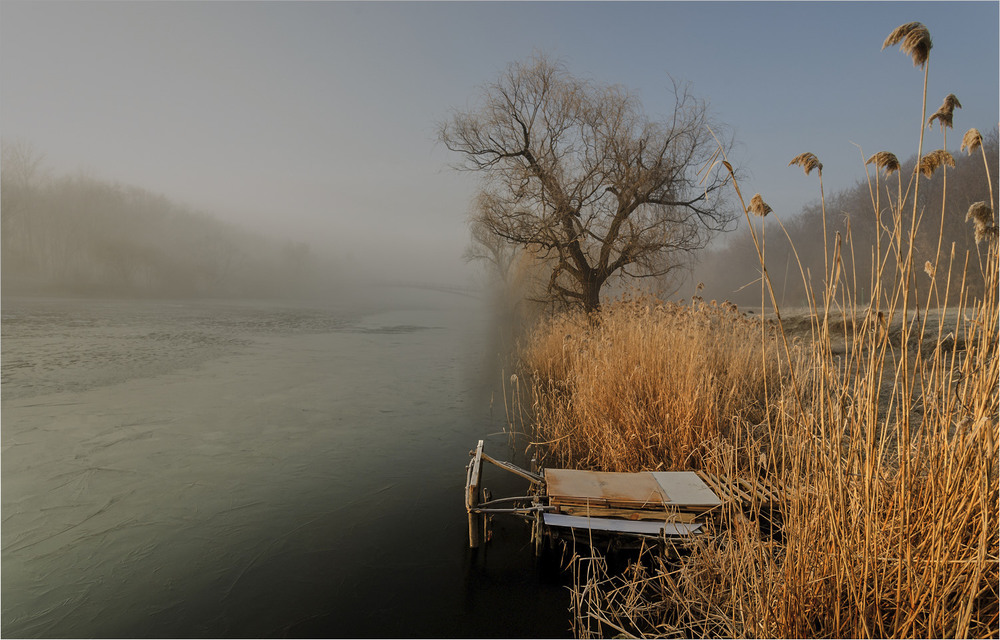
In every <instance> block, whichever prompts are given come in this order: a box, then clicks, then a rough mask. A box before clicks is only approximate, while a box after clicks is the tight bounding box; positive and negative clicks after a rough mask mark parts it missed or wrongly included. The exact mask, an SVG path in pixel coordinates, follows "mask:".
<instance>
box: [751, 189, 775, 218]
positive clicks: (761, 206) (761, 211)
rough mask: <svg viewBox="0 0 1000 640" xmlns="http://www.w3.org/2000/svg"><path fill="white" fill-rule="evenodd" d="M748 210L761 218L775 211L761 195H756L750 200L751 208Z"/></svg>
mask: <svg viewBox="0 0 1000 640" xmlns="http://www.w3.org/2000/svg"><path fill="white" fill-rule="evenodd" d="M747 210H748V211H749V212H750V213H752V214H754V215H755V216H760V217H761V218H763V217H764V216H766V215H767V214H769V213H771V212H772V211H774V209H772V208H771V207H770V205H768V204H767V203H766V202H764V198H762V197H760V194H759V193H756V194H754V196H753V197H752V198H750V206H749V207H748V208H747Z"/></svg>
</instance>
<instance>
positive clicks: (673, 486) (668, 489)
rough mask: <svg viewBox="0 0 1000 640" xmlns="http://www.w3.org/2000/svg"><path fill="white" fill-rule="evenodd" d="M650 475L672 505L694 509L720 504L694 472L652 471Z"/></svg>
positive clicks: (720, 501)
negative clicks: (688, 506) (692, 507)
mask: <svg viewBox="0 0 1000 640" xmlns="http://www.w3.org/2000/svg"><path fill="white" fill-rule="evenodd" d="M651 475H652V476H653V477H654V478H655V479H656V481H657V482H658V483H659V485H660V487H661V488H662V489H663V491H664V492H665V493H666V494H667V495H668V496H670V501H671V502H673V503H674V504H677V505H685V506H687V505H690V506H695V507H716V506H718V505H720V504H722V500H720V499H719V496H717V495H715V492H714V491H712V490H711V489H710V488H709V487H708V485H706V484H705V482H704V481H703V480H702V479H701V478H699V477H698V474H697V473H695V472H694V471H653V472H651Z"/></svg>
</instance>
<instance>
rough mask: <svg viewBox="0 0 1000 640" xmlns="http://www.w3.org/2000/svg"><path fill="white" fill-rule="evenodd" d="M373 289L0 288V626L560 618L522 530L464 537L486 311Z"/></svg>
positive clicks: (492, 371)
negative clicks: (296, 293)
mask: <svg viewBox="0 0 1000 640" xmlns="http://www.w3.org/2000/svg"><path fill="white" fill-rule="evenodd" d="M382 293H383V294H384V295H383V296H382V297H381V299H379V298H377V297H370V298H369V299H368V301H367V302H366V303H364V304H361V305H358V306H353V307H350V308H348V307H346V306H342V307H340V308H331V307H321V306H316V305H298V306H295V305H290V304H278V303H266V302H259V303H251V302H220V301H174V302H160V301H155V302H154V301H144V302H143V301H139V302H137V301H86V300H60V299H28V298H17V299H4V300H3V305H2V313H3V325H2V328H3V335H2V455H3V459H2V463H3V464H2V499H3V502H2V518H3V526H2V591H3V593H2V596H3V597H2V603H3V611H2V632H3V635H4V636H5V637H11V636H18V637H22V636H24V637H51V636H64V637H84V636H85V637H109V636H112V637H114V636H139V637H150V636H154V637H166V636H180V637H191V636H250V637H257V636H267V637H275V636H335V637H336V636H342V637H343V636H354V637H476V636H481V637H482V636H508V637H517V636H552V635H566V634H567V633H568V614H567V610H566V607H567V605H568V595H567V593H566V591H565V590H564V588H563V587H562V586H561V585H560V583H559V580H558V577H557V576H555V575H554V574H553V572H551V571H550V570H548V569H547V568H546V567H539V566H537V565H536V564H535V563H534V560H533V558H532V554H531V552H530V550H529V548H528V544H527V543H528V535H527V532H526V529H524V528H522V527H521V526H520V524H519V523H510V524H509V525H504V524H503V523H499V524H500V525H501V526H500V528H499V529H498V530H497V532H496V541H495V542H494V544H492V545H491V546H490V547H489V548H488V550H486V551H485V552H480V553H478V554H475V555H473V554H471V553H470V552H469V551H468V550H467V549H466V546H467V544H466V535H467V534H466V519H465V513H464V509H463V508H462V489H463V486H464V482H465V475H464V465H465V464H466V462H467V460H468V450H469V449H470V448H471V447H472V446H473V445H474V444H475V441H476V440H477V439H479V438H481V437H484V436H487V435H488V434H492V435H490V436H489V438H488V442H489V444H488V447H489V448H490V449H491V450H492V451H493V452H494V453H495V454H499V455H509V452H506V451H505V444H506V436H504V435H503V434H502V433H499V432H500V431H501V428H502V425H503V424H504V422H505V421H504V416H503V403H502V400H501V397H500V390H499V385H500V378H501V372H500V365H499V359H498V357H497V347H496V345H495V344H494V342H495V341H494V339H493V338H494V335H493V334H495V333H496V327H495V326H494V325H493V324H492V323H491V322H490V317H489V315H488V314H487V313H486V312H485V311H484V310H483V308H482V306H481V303H479V302H478V301H476V300H474V299H471V298H463V297H460V296H455V295H451V294H445V293H435V292H428V291H423V292H417V291H405V290H386V291H383V292H382ZM491 397H494V398H495V403H494V404H495V405H496V406H495V407H492V408H491Z"/></svg>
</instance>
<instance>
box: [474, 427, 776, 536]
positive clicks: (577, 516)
mask: <svg viewBox="0 0 1000 640" xmlns="http://www.w3.org/2000/svg"><path fill="white" fill-rule="evenodd" d="M470 455H471V458H472V459H471V460H470V462H469V466H468V467H467V473H468V475H467V479H466V494H465V507H466V510H467V511H468V514H469V544H470V546H472V547H477V546H479V543H480V537H481V536H480V530H481V529H482V527H483V526H485V522H486V518H487V516H490V517H492V515H494V514H500V513H503V514H509V515H514V516H518V517H521V518H523V519H526V520H528V521H530V522H531V523H532V526H533V528H532V538H533V541H534V542H535V545H536V547H535V549H536V552H538V551H539V549H540V546H539V545H540V543H541V541H542V539H543V538H545V537H549V536H552V535H557V534H556V532H557V531H558V530H564V531H567V532H569V533H572V532H576V533H574V534H573V535H577V534H578V533H579V531H580V530H586V531H589V532H601V533H602V534H609V535H612V536H615V535H621V536H640V537H650V536H653V537H660V538H662V537H686V536H690V535H694V534H698V533H701V532H702V531H703V526H704V525H705V524H706V523H707V522H708V521H709V519H710V518H714V517H715V514H718V513H719V512H720V510H721V508H722V507H724V506H729V507H735V508H739V509H745V508H747V507H749V506H750V505H752V504H756V505H762V506H764V505H768V504H770V503H773V502H778V501H779V500H782V499H783V498H784V497H785V496H783V494H782V492H781V490H780V489H779V487H777V486H775V484H774V483H772V482H770V481H769V480H766V479H763V478H756V477H750V478H742V477H736V476H734V477H726V478H720V477H718V476H715V475H712V474H708V473H705V472H702V471H643V472H638V473H615V472H603V471H582V470H577V469H545V471H544V474H543V475H538V474H536V473H534V472H532V471H527V470H525V469H520V468H519V467H517V466H515V465H513V464H512V463H510V462H505V461H500V460H494V459H493V458H491V457H490V456H488V455H487V454H486V453H485V452H484V451H483V442H482V441H481V440H480V441H479V444H478V446H477V447H476V449H475V450H473V451H472V452H470ZM484 462H489V463H491V464H493V465H495V466H497V467H499V468H501V469H503V470H505V471H508V472H510V473H514V474H516V475H519V476H521V477H522V478H524V479H526V480H528V481H529V482H530V483H531V486H530V492H531V495H526V496H519V497H512V498H498V499H490V498H489V496H488V492H486V491H484V490H483V489H482V487H481V474H482V466H483V463H484ZM484 500H485V501H484Z"/></svg>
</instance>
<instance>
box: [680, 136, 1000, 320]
mask: <svg viewBox="0 0 1000 640" xmlns="http://www.w3.org/2000/svg"><path fill="white" fill-rule="evenodd" d="M997 137H998V136H997V130H996V129H994V130H993V131H992V132H991V133H989V134H988V135H984V139H983V149H984V150H985V151H986V157H987V159H988V160H989V163H990V173H991V177H992V185H993V190H994V194H993V201H994V202H997V193H996V191H997V186H998V180H997V159H998V144H997ZM956 138H957V136H956ZM932 148H933V147H932ZM951 153H952V155H953V157H954V159H955V167H954V168H951V167H949V168H948V170H947V201H946V205H945V215H944V219H945V222H944V232H943V234H939V230H940V228H941V201H942V190H943V189H945V178H944V176H945V174H944V172H943V171H941V170H940V169H938V170H937V171H936V172H935V173H934V174H933V175H932V176H931V178H929V179H928V178H925V177H924V176H923V175H920V176H919V180H920V191H919V206H918V211H919V212H922V214H921V216H922V217H921V219H920V222H919V226H918V230H917V235H916V243H915V247H916V249H917V251H916V252H915V253H914V263H915V264H917V265H924V264H925V263H926V262H928V261H930V262H931V263H933V262H934V257H935V254H936V252H937V247H938V238H939V236H940V237H941V238H942V242H941V262H940V266H939V271H940V273H939V274H938V277H939V280H938V283H939V289H940V291H942V292H943V291H944V287H945V282H946V280H945V278H946V277H947V269H948V261H949V256H950V255H951V251H952V245H953V244H954V251H955V260H954V264H953V268H952V272H951V286H950V291H951V292H952V296H954V292H957V291H958V290H959V288H960V287H959V285H960V283H961V280H962V278H963V271H964V270H963V266H964V264H965V261H966V257H967V256H968V269H967V271H964V277H965V278H966V284H967V288H968V289H969V290H971V291H972V292H973V293H978V292H981V291H982V287H983V275H982V274H983V272H982V270H981V267H980V251H977V247H976V242H975V228H974V226H973V225H972V224H969V223H967V222H966V221H965V217H966V213H967V211H968V209H969V205H971V204H973V203H975V202H979V201H985V202H986V203H987V204H989V202H990V194H989V187H988V182H987V179H986V168H985V167H984V165H983V157H982V154H981V152H980V151H979V150H978V149H977V150H976V151H975V152H974V153H972V154H971V155H969V154H967V153H965V152H964V151H962V152H960V151H959V150H957V149H956V150H952V151H951ZM915 165H916V156H915V155H914V157H912V158H910V159H909V160H907V161H906V162H904V163H902V167H901V170H900V175H901V177H902V189H903V192H904V198H905V197H906V195H905V192H906V189H907V184H908V182H909V180H910V176H911V175H913V170H914V166H915ZM794 170H795V171H797V172H798V176H796V177H797V178H799V179H802V180H812V181H814V182H816V195H817V200H816V202H815V203H813V204H810V205H809V206H807V207H806V208H805V209H804V210H803V211H802V213H800V214H799V215H797V216H794V217H791V216H787V215H785V216H782V218H781V220H782V222H784V225H785V229H787V231H788V236H789V237H790V238H791V241H792V243H793V244H794V247H795V251H796V252H797V253H798V259H799V261H801V264H802V269H803V270H804V271H805V272H806V274H807V279H809V280H810V282H811V286H812V287H813V290H814V291H822V290H823V285H822V279H823V269H824V267H823V262H824V255H823V215H822V207H821V203H820V201H819V182H818V180H817V177H816V173H813V174H812V175H810V176H808V177H806V176H803V175H802V173H801V170H799V169H797V168H795V169H794ZM789 171H793V169H792V168H790V169H789ZM869 171H870V173H871V179H872V190H874V186H875V171H876V170H875V168H874V165H870V166H869ZM879 187H880V191H881V194H880V197H879V206H880V208H881V209H882V224H883V225H885V226H888V227H889V228H891V226H892V216H891V213H890V212H889V204H888V202H887V192H888V195H889V196H890V197H891V199H892V201H893V202H895V201H896V198H897V181H896V175H895V174H893V175H892V176H890V177H889V178H888V179H886V177H885V176H884V175H883V176H880V177H879ZM763 195H764V198H765V200H766V198H767V194H766V193H764V194H763ZM873 198H874V195H873V193H872V191H870V190H869V186H868V184H867V183H866V182H864V181H860V182H858V184H856V185H855V186H854V187H852V188H850V189H846V190H844V191H842V192H839V193H836V194H834V195H832V196H831V195H829V194H828V195H827V198H826V219H827V237H828V239H829V255H830V259H831V261H832V260H833V257H834V254H835V251H837V250H838V247H837V245H838V242H839V252H840V254H841V256H842V258H843V270H842V273H843V275H842V278H846V279H847V280H846V281H847V282H849V283H850V285H851V287H852V288H853V289H854V290H855V291H856V292H857V296H858V302H859V303H860V304H868V303H869V302H870V300H869V298H870V293H871V288H870V285H869V279H870V275H871V263H872V256H873V254H874V251H875V245H876V236H875V230H876V217H875V214H874V211H875V207H874V202H873ZM912 202H913V200H912V186H911V187H910V197H909V198H908V199H907V204H906V206H905V208H904V215H903V222H904V225H903V228H904V233H905V232H908V231H909V225H910V219H911V216H912ZM775 215H781V212H776V214H772V215H771V216H768V217H767V218H765V220H766V229H765V238H766V264H767V269H768V273H769V275H770V277H771V280H772V283H773V285H774V290H775V294H776V296H777V298H778V303H779V304H781V305H783V306H786V307H794V306H804V305H805V304H806V295H805V287H804V285H803V277H802V274H801V272H800V270H799V266H798V262H797V261H796V257H795V254H794V253H793V252H792V249H791V245H790V244H789V241H788V238H787V237H786V236H785V232H784V231H782V229H781V227H780V226H779V225H778V224H777V222H776V221H775V220H774V217H775ZM754 224H755V226H756V228H757V229H758V233H759V229H760V226H759V219H754ZM731 236H732V239H731V240H730V241H729V243H728V244H727V245H725V246H723V247H721V248H717V249H714V250H709V251H706V252H704V253H703V254H702V255H701V257H700V259H699V265H698V267H697V268H696V269H695V272H694V277H695V278H696V279H697V280H698V281H701V282H703V283H704V284H705V289H704V291H703V295H704V296H705V297H706V298H718V299H719V300H720V301H721V300H723V299H728V300H730V301H732V302H736V303H737V304H741V305H752V304H755V303H756V304H759V303H760V286H759V284H756V283H755V284H750V283H754V282H755V279H756V278H757V277H759V271H760V268H759V266H758V264H759V262H758V259H757V254H756V249H755V248H754V245H753V241H752V239H751V237H750V234H749V232H748V231H746V229H745V228H744V229H741V230H740V231H738V232H736V233H733V234H731ZM887 238H888V234H887V232H886V231H885V230H883V232H882V238H881V242H882V246H883V250H884V249H885V246H886V245H885V243H886V242H887ZM979 249H980V250H981V252H982V256H983V258H985V255H986V250H985V245H980V247H979ZM919 268H920V267H919V266H918V269H919ZM983 268H990V267H989V265H985V264H984V265H983ZM892 273H894V265H893V264H892V261H890V264H888V265H887V275H888V277H889V278H891V277H892ZM926 277H929V276H926ZM923 278H925V276H924V275H923V273H921V279H923ZM921 279H918V280H917V282H916V283H915V287H916V290H917V292H918V294H919V293H920V292H924V291H927V290H928V288H929V287H928V282H927V280H924V281H921ZM747 285H749V286H747ZM685 288H686V287H685ZM682 291H683V289H682Z"/></svg>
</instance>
